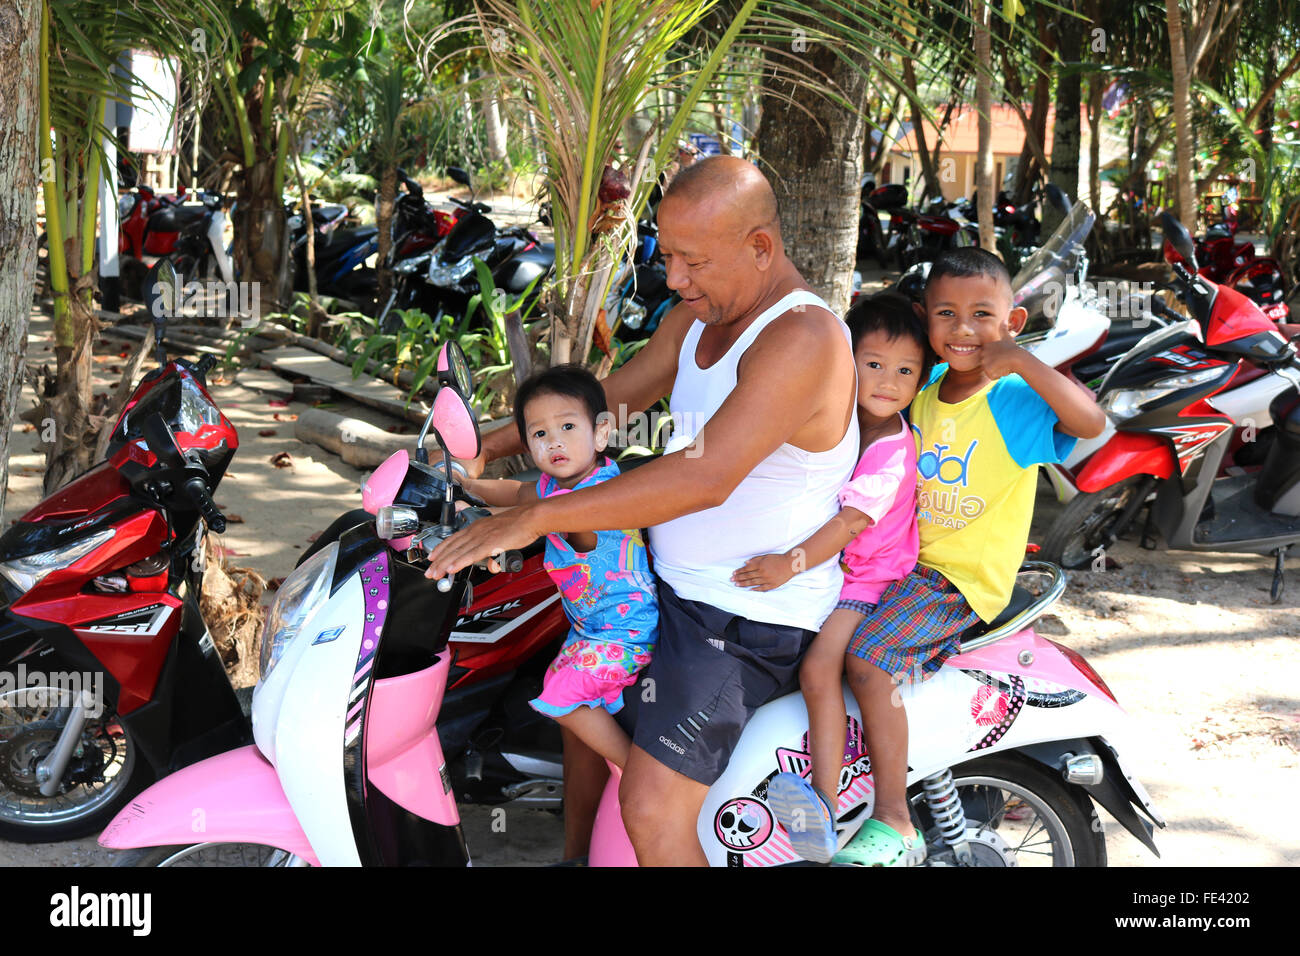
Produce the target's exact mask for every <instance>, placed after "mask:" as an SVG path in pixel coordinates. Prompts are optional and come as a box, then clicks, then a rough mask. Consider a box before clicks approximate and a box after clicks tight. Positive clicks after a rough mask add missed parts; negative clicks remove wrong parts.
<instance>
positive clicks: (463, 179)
mask: <svg viewBox="0 0 1300 956" xmlns="http://www.w3.org/2000/svg"><path fill="white" fill-rule="evenodd" d="M447 175H448V176H450V177H451V179H452V182H457V183H460V184H461V185H462V186H468V187H469V188H471V189H473V188H474V187H473V185H472V184H471V183H470V181H469V173H467V172H465V170H463V169H461V168H460V167H459V166H448V167H447Z"/></svg>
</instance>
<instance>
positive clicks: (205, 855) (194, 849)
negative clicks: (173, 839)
mask: <svg viewBox="0 0 1300 956" xmlns="http://www.w3.org/2000/svg"><path fill="white" fill-rule="evenodd" d="M113 865H114V866H126V867H161V866H240V867H248V866H304V865H306V864H305V863H304V862H303V861H302V859H301V858H300V857H296V856H294V855H293V854H292V853H290V852H288V851H287V850H281V849H279V848H277V847H273V846H264V845H263V844H260V843H192V844H188V845H184V844H181V845H177V846H148V847H142V848H140V849H138V850H123V851H122V852H121V853H119V854H117V855H116V856H115V857H114V858H113Z"/></svg>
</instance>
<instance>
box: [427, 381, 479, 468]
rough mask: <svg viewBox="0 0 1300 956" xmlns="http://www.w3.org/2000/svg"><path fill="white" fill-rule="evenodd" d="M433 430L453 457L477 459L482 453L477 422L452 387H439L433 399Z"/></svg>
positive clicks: (458, 393) (462, 398) (472, 412)
mask: <svg viewBox="0 0 1300 956" xmlns="http://www.w3.org/2000/svg"><path fill="white" fill-rule="evenodd" d="M432 421H433V430H434V433H435V434H436V435H437V436H438V441H439V443H440V444H441V445H442V447H443V448H444V449H446V451H447V453H448V454H449V455H451V456H452V457H453V458H462V459H470V458H477V457H478V453H479V451H481V450H482V444H483V443H482V440H481V439H480V437H479V432H478V422H476V421H475V420H474V411H473V409H471V408H470V407H469V402H468V401H467V400H466V398H465V396H464V395H462V394H461V393H460V392H458V391H456V389H454V388H440V389H438V395H437V397H436V398H434V400H433V415H432Z"/></svg>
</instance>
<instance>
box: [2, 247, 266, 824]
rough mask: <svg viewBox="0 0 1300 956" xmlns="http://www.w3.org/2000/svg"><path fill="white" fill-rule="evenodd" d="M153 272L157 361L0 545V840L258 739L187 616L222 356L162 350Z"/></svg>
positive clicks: (215, 477)
mask: <svg viewBox="0 0 1300 956" xmlns="http://www.w3.org/2000/svg"><path fill="white" fill-rule="evenodd" d="M150 277H151V278H153V279H154V280H155V285H154V286H153V288H154V289H155V290H156V293H155V294H156V295H157V296H158V297H159V298H162V299H165V300H167V301H165V302H163V303H162V306H163V307H162V308H161V309H160V308H159V306H158V304H156V303H155V302H153V301H151V302H150V303H149V305H150V307H151V311H153V313H154V315H155V316H159V318H157V319H155V323H156V324H155V342H156V348H157V357H158V362H159V367H158V368H157V369H155V370H154V371H152V372H150V373H149V374H148V375H146V376H145V377H144V379H143V380H142V381H141V382H140V384H139V385H138V386H137V387H136V390H135V392H134V393H133V395H132V396H131V400H130V401H129V403H128V404H127V406H126V408H125V409H124V410H123V412H122V414H121V416H120V417H119V419H118V421H117V424H116V425H115V427H114V429H113V434H112V439H111V441H110V444H109V446H108V458H107V459H106V460H104V461H102V462H100V463H99V464H98V465H96V466H94V467H93V468H91V469H90V470H89V471H87V472H85V473H83V474H82V475H80V476H78V477H77V478H75V479H73V481H72V482H71V483H69V484H67V485H65V486H64V487H63V488H61V489H59V490H58V491H56V492H55V493H54V494H52V495H50V496H49V497H48V498H46V499H45V500H44V501H42V502H41V503H40V504H39V505H37V506H36V507H35V508H33V509H32V510H31V511H29V512H28V513H27V514H25V515H23V516H22V518H20V519H19V520H18V521H17V522H16V523H15V524H14V525H13V526H12V527H11V528H9V529H8V530H7V531H5V532H4V534H3V535H0V590H2V591H3V604H0V838H4V839H8V840H15V841H18V842H43V841H48V840H62V839H71V838H74V837H79V836H84V835H86V834H88V833H93V832H95V831H97V830H100V829H103V827H104V825H105V824H106V823H107V821H108V820H110V819H112V817H113V815H114V814H115V813H116V812H117V811H118V810H119V809H120V808H121V807H122V806H124V805H125V804H126V802H127V801H128V800H129V799H130V798H131V797H132V796H133V795H134V794H135V793H137V792H139V790H140V789H141V788H143V787H144V786H146V785H147V784H148V783H149V782H150V781H151V780H152V779H153V778H154V777H157V776H162V775H165V774H167V773H170V772H171V771H173V770H176V769H179V768H180V767H183V766H187V765H188V764H191V763H193V762H195V761H197V760H201V759H204V758H206V757H208V756H211V755H213V754H216V753H221V752H223V751H224V750H226V749H229V748H230V747H233V746H240V745H241V744H243V743H247V742H248V741H249V740H250V739H251V728H250V726H249V722H248V719H247V717H245V715H244V712H243V710H242V709H241V707H240V704H239V701H238V699H237V698H236V696H235V692H234V690H233V688H232V687H231V685H230V682H229V680H228V679H227V677H226V672H225V668H224V666H223V664H222V662H221V658H220V656H219V654H218V653H217V650H216V648H215V647H214V646H213V642H212V638H211V636H210V635H209V634H208V631H207V628H206V626H205V625H204V623H203V618H202V616H201V614H200V611H199V604H198V595H199V587H200V583H201V579H202V566H203V565H202V556H203V537H204V534H205V533H206V530H207V528H212V529H214V530H215V531H217V532H218V533H219V532H221V531H223V530H224V529H225V519H224V518H223V517H222V516H221V513H220V512H219V511H218V510H217V507H216V505H215V504H213V501H212V491H213V490H214V489H215V488H216V486H217V484H218V483H219V482H220V480H221V478H222V476H223V475H224V474H225V471H226V468H227V466H228V465H229V463H230V460H231V458H232V457H233V455H234V453H235V449H236V448H238V446H239V438H238V436H237V435H236V433H235V429H234V426H233V425H231V423H230V422H229V421H228V420H227V419H226V417H225V416H224V415H222V413H221V410H220V409H219V408H218V407H217V405H216V403H215V402H213V400H212V397H211V396H210V395H209V394H208V390H207V387H206V383H205V376H206V374H207V372H208V370H209V369H210V368H211V367H212V365H213V364H215V360H214V359H212V358H211V357H205V358H204V359H203V360H202V361H200V362H198V363H195V364H191V363H190V362H188V361H185V360H183V359H173V360H168V358H167V356H166V353H165V352H164V351H163V348H162V344H161V339H162V332H163V326H164V323H165V315H163V314H160V313H166V314H170V313H171V311H172V308H171V307H172V306H173V305H174V303H172V302H170V296H171V294H172V290H173V289H174V288H175V282H176V279H175V273H174V271H173V270H172V268H171V263H170V262H169V261H168V260H162V261H161V262H160V263H158V264H157V265H156V266H155V267H154V268H153V269H152V270H151V272H150Z"/></svg>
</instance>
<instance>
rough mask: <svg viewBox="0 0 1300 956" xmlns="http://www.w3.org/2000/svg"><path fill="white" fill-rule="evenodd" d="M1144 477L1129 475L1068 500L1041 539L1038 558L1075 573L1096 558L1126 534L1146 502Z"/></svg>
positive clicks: (1146, 478) (1146, 481)
mask: <svg viewBox="0 0 1300 956" xmlns="http://www.w3.org/2000/svg"><path fill="white" fill-rule="evenodd" d="M1147 484H1148V476H1147V475H1130V476H1129V477H1128V478H1125V479H1124V480H1123V481H1117V482H1116V483H1115V484H1113V485H1111V486H1110V487H1109V488H1103V489H1102V490H1101V491H1085V492H1080V493H1079V494H1077V495H1075V496H1074V497H1073V498H1071V499H1070V503H1069V504H1068V505H1066V506H1065V510H1063V511H1062V512H1061V513H1060V515H1058V516H1057V518H1056V520H1055V521H1054V522H1052V526H1051V528H1049V529H1048V531H1047V534H1046V536H1045V537H1044V538H1043V544H1042V550H1041V551H1040V552H1039V557H1040V558H1041V559H1042V560H1044V561H1051V562H1053V563H1054V564H1059V565H1060V566H1061V567H1063V568H1069V569H1072V570H1077V569H1079V568H1086V567H1088V566H1090V565H1091V564H1092V561H1093V559H1094V558H1097V557H1100V553H1099V551H1098V549H1099V548H1107V547H1110V545H1112V544H1114V543H1115V539H1116V538H1118V537H1119V536H1120V535H1121V534H1123V533H1124V531H1125V530H1127V528H1128V526H1129V525H1130V524H1132V522H1133V519H1134V518H1135V517H1137V513H1138V511H1139V509H1141V507H1142V503H1143V502H1144V501H1146V498H1147V495H1146V493H1145V489H1146V488H1147Z"/></svg>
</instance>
